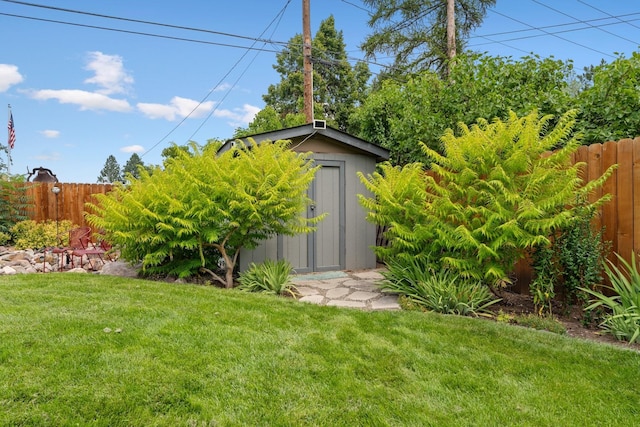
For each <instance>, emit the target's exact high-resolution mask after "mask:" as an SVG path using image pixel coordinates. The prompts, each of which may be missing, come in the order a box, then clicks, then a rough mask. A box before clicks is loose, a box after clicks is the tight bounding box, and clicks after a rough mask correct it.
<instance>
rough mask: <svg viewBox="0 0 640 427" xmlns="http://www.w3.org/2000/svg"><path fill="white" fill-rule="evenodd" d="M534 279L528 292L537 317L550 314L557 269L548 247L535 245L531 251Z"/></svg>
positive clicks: (557, 275) (551, 250) (551, 251)
mask: <svg viewBox="0 0 640 427" xmlns="http://www.w3.org/2000/svg"><path fill="white" fill-rule="evenodd" d="M533 271H534V272H535V278H534V279H533V280H532V281H531V283H530V284H529V292H530V293H531V296H532V297H533V304H534V305H535V307H536V311H537V312H538V315H539V316H542V315H544V314H551V312H552V310H551V301H552V300H553V298H554V297H555V296H556V294H555V281H556V280H558V278H559V274H558V268H557V267H556V264H555V261H554V250H553V249H552V248H551V247H550V246H549V245H536V246H535V248H534V250H533Z"/></svg>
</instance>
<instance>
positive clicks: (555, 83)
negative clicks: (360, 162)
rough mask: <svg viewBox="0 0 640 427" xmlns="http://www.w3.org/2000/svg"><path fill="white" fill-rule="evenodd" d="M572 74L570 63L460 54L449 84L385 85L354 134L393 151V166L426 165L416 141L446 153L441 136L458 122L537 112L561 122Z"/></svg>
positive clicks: (420, 79) (424, 76) (358, 118)
mask: <svg viewBox="0 0 640 427" xmlns="http://www.w3.org/2000/svg"><path fill="white" fill-rule="evenodd" d="M571 69H572V65H571V63H568V62H567V63H565V62H562V61H558V60H553V59H550V58H545V59H541V58H540V57H537V56H532V57H525V58H521V59H520V60H519V61H515V60H513V59H511V58H505V57H491V56H487V55H478V54H465V55H459V56H458V57H456V61H455V64H454V65H453V67H452V69H451V73H450V80H449V81H448V82H447V81H443V80H442V79H441V78H440V77H439V76H438V75H437V74H436V73H433V72H431V71H424V72H421V73H420V74H418V75H416V76H415V77H413V78H410V79H409V80H408V81H406V82H403V83H402V82H398V81H394V80H387V81H385V82H384V83H383V84H381V85H380V87H379V88H378V89H377V90H376V91H374V92H373V93H371V95H370V96H368V97H367V100H366V102H365V103H364V104H363V106H362V107H361V108H359V109H358V110H357V111H356V112H355V113H354V114H353V116H352V117H351V121H352V123H351V125H352V129H353V131H354V132H355V133H356V134H357V135H358V136H360V137H361V138H363V139H365V140H367V141H370V142H373V143H376V144H379V145H381V146H383V147H385V148H387V149H389V150H390V151H391V161H392V162H393V163H395V164H398V165H403V164H406V163H408V162H414V161H420V162H428V161H429V159H428V157H426V156H425V155H424V153H422V151H421V149H420V144H419V143H418V141H422V142H424V143H425V144H426V145H427V146H428V147H429V148H431V149H433V150H436V151H438V152H440V153H442V152H443V151H442V150H443V147H442V143H441V140H440V137H441V135H442V134H443V133H444V132H445V130H446V129H455V128H456V127H457V125H458V123H474V122H476V121H477V120H478V119H479V118H482V119H486V120H488V121H490V120H493V119H494V118H496V117H498V118H500V119H503V120H506V119H508V116H509V113H510V111H513V112H515V113H516V114H517V115H519V116H523V115H526V114H528V113H530V112H531V111H532V110H534V109H537V110H538V111H539V112H540V114H541V115H547V114H551V115H553V116H554V117H560V116H561V115H562V114H563V113H564V112H566V111H567V110H569V109H570V105H571V97H570V95H569V92H568V88H567V87H568V86H567V76H568V75H569V74H570V72H571ZM497 88H499V90H498V89H497ZM554 123H555V122H554V121H552V122H551V124H554Z"/></svg>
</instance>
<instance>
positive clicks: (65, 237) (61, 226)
mask: <svg viewBox="0 0 640 427" xmlns="http://www.w3.org/2000/svg"><path fill="white" fill-rule="evenodd" d="M73 227H74V225H73V223H72V222H71V221H69V220H62V221H58V224H57V226H56V222H55V221H51V220H48V221H44V222H36V221H33V220H26V221H20V222H18V223H17V224H15V225H14V226H13V227H11V235H12V236H13V243H14V245H15V247H16V248H17V249H42V248H46V247H51V246H64V245H68V244H69V232H68V230H71V229H72V228H73ZM56 231H57V232H56Z"/></svg>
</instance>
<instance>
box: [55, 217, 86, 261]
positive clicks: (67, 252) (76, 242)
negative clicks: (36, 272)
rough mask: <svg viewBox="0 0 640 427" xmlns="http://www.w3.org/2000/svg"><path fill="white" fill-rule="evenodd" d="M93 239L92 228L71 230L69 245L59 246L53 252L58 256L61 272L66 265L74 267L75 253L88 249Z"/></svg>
mask: <svg viewBox="0 0 640 427" xmlns="http://www.w3.org/2000/svg"><path fill="white" fill-rule="evenodd" d="M90 239H91V228H89V227H77V228H73V229H71V230H69V244H68V245H67V246H58V247H55V248H53V249H52V250H51V252H52V253H54V254H57V255H58V265H59V270H64V266H65V265H67V266H68V265H69V263H71V268H73V267H74V263H73V256H72V254H73V252H74V251H77V250H82V249H86V248H87V247H88V245H89V241H90Z"/></svg>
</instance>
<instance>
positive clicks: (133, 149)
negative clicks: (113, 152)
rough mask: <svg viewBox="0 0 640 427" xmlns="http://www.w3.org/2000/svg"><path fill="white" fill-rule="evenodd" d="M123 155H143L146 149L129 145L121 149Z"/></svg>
mask: <svg viewBox="0 0 640 427" xmlns="http://www.w3.org/2000/svg"><path fill="white" fill-rule="evenodd" d="M120 151H122V152H123V153H142V152H143V151H144V147H143V146H142V145H128V146H126V147H122V148H121V149H120Z"/></svg>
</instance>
